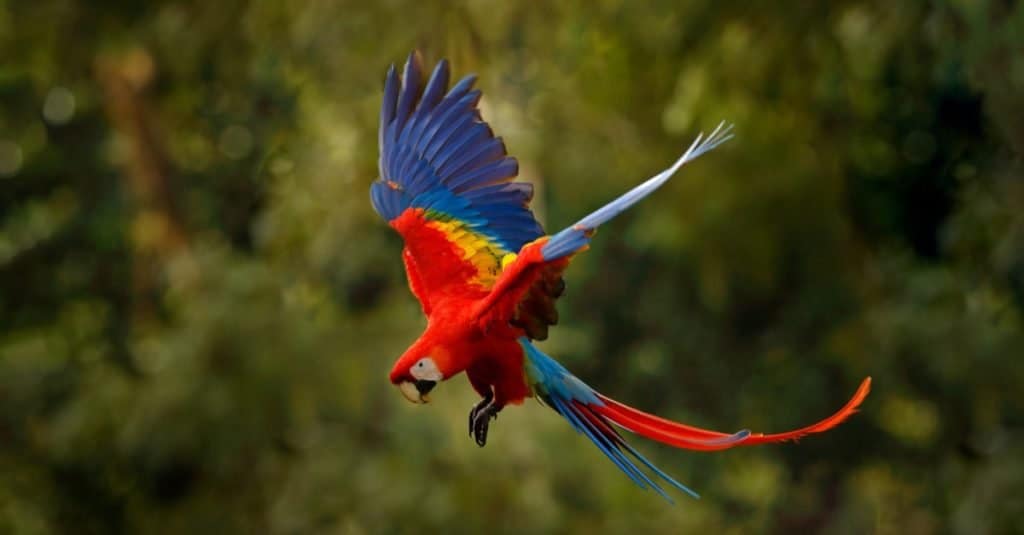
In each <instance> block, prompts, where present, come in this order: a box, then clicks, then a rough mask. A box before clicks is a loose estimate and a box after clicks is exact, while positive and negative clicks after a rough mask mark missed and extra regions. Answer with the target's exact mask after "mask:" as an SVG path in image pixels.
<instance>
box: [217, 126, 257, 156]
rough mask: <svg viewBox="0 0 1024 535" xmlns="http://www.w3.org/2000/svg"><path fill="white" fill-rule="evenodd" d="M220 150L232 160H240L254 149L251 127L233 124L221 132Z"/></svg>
mask: <svg viewBox="0 0 1024 535" xmlns="http://www.w3.org/2000/svg"><path fill="white" fill-rule="evenodd" d="M217 144H218V146H219V147H220V151H221V152H222V153H224V155H225V156H227V157H228V158H231V159H232V160H240V159H242V158H245V157H246V156H248V155H249V151H251V150H252V133H251V132H249V129H248V128H246V127H244V126H240V125H237V124H233V125H231V126H229V127H227V128H225V129H224V131H223V132H221V133H220V139H219V140H218V143H217Z"/></svg>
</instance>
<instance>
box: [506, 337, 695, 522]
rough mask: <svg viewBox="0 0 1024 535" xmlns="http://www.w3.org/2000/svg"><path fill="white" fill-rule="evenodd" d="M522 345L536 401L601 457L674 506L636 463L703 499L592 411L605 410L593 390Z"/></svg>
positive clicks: (524, 341) (525, 340) (521, 342)
mask: <svg viewBox="0 0 1024 535" xmlns="http://www.w3.org/2000/svg"><path fill="white" fill-rule="evenodd" d="M519 345H520V346H521V347H522V348H523V353H524V355H525V359H524V368H525V372H526V376H527V378H528V379H529V380H530V382H531V385H530V386H531V387H532V388H533V390H534V392H535V393H536V395H537V397H538V398H539V399H541V400H542V401H543V402H544V403H545V404H546V405H548V406H549V407H551V408H552V409H553V410H554V411H555V412H557V413H558V414H559V415H561V416H562V417H563V418H565V419H566V420H567V421H568V422H569V425H571V426H572V427H573V429H575V430H576V432H578V433H580V434H583V435H585V436H586V437H587V438H589V439H590V441H591V442H593V443H594V445H595V446H597V447H598V449H600V450H601V453H603V454H604V455H605V456H606V457H608V459H610V460H611V461H612V462H613V463H614V464H615V466H617V467H618V468H619V469H620V470H622V472H623V473H624V474H626V476H628V477H629V478H630V479H631V480H632V481H633V482H634V483H636V484H637V485H638V486H640V488H644V489H646V488H651V489H653V490H654V491H655V492H657V493H658V494H659V495H661V496H662V497H663V498H665V499H666V500H668V501H669V502H672V498H671V497H670V496H669V495H668V493H666V492H665V489H663V488H662V487H661V485H659V484H658V482H657V481H655V480H654V479H652V478H651V477H650V476H648V475H647V474H645V473H644V472H643V471H642V470H641V469H640V468H639V467H638V466H637V464H636V462H634V460H633V459H635V460H636V461H639V462H640V464H642V465H644V466H645V467H647V468H648V469H649V470H651V471H652V472H654V474H655V476H657V477H658V478H660V479H661V480H663V481H664V482H666V483H668V484H669V485H671V486H673V487H675V488H677V489H679V490H680V491H682V492H685V493H686V494H689V495H690V496H692V497H694V498H700V496H699V495H698V494H697V493H696V492H694V491H693V490H692V489H690V488H689V487H687V486H686V485H683V484H682V483H680V482H678V481H676V480H675V479H673V478H672V477H671V476H669V475H668V474H666V473H665V472H663V471H662V470H660V469H659V468H658V467H657V466H655V465H654V464H653V463H651V462H650V461H649V460H647V458H646V457H644V456H643V455H641V454H640V452H638V451H636V450H635V449H634V448H633V447H632V446H630V445H629V444H628V443H627V442H626V440H625V439H624V438H622V436H621V435H620V434H619V433H618V432H617V431H616V430H615V428H614V427H612V423H611V422H610V421H609V420H607V419H606V418H605V417H603V416H601V415H600V414H598V413H597V412H595V411H594V410H593V408H592V407H594V406H603V404H604V403H603V402H602V401H601V399H600V398H598V397H597V393H596V392H594V390H593V389H592V388H590V387H589V386H587V385H586V383H584V382H583V381H580V380H579V379H578V378H577V377H576V376H574V375H572V374H571V373H569V371H568V370H566V369H565V367H563V366H562V365H561V364H559V363H558V362H557V361H555V360H554V359H552V358H551V357H549V356H547V355H545V354H544V353H542V352H541V351H540V350H539V349H537V348H536V347H535V346H534V345H533V344H532V343H531V342H530V340H529V339H528V338H526V337H523V338H520V339H519ZM595 422H598V423H595ZM630 457H632V459H631V458H630Z"/></svg>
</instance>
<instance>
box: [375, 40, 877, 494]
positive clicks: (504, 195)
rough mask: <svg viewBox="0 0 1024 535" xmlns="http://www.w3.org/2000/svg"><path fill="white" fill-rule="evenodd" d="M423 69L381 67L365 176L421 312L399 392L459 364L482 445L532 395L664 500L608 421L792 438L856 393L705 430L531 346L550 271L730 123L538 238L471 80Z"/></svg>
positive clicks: (549, 298) (734, 439)
mask: <svg viewBox="0 0 1024 535" xmlns="http://www.w3.org/2000/svg"><path fill="white" fill-rule="evenodd" d="M423 72H424V71H423V67H422V60H421V59H420V57H419V54H418V53H415V52H414V53H412V54H410V56H409V59H408V61H407V62H406V64H405V69H404V73H403V76H402V79H401V80H399V76H398V73H397V72H396V70H395V66H394V65H392V66H391V68H390V69H389V70H388V72H387V77H386V80H385V83H384V100H383V105H382V106H381V112H380V132H379V140H378V141H379V144H380V161H379V166H380V178H379V180H377V181H375V182H374V183H373V185H372V186H371V200H372V202H373V206H374V208H375V209H376V211H377V213H379V214H380V215H381V216H382V217H383V218H384V219H385V220H386V221H387V222H388V223H389V224H390V225H391V226H392V227H393V228H394V229H395V230H396V231H398V233H399V234H400V235H401V236H402V238H403V239H404V241H405V248H404V250H403V251H402V259H403V260H404V262H405V269H406V274H407V276H408V279H409V287H410V289H411V290H412V293H413V294H414V295H415V296H416V298H417V299H418V300H419V302H420V304H421V305H422V308H423V313H424V314H426V316H427V320H428V323H427V328H426V331H425V332H424V333H423V335H422V336H420V338H419V339H418V340H416V342H415V343H413V344H412V346H411V347H409V349H408V350H407V351H406V352H405V353H404V354H403V355H402V356H401V357H400V358H399V359H398V361H397V362H396V363H395V365H394V368H393V369H392V370H391V382H392V383H393V384H395V385H397V386H398V388H399V389H400V390H401V392H402V394H403V395H404V396H405V397H406V398H407V399H408V400H409V401H411V402H413V403H426V402H427V401H429V397H428V394H429V393H430V392H431V390H432V389H433V388H434V387H435V386H437V383H438V382H440V381H444V380H446V379H449V378H451V377H453V376H455V375H457V374H459V373H460V372H463V371H465V372H466V375H467V376H468V377H469V382H470V384H471V385H472V386H473V388H474V389H475V390H476V391H477V393H479V394H480V396H482V398H483V399H482V400H481V401H480V402H479V403H478V404H476V405H475V406H474V407H473V408H472V409H471V410H470V411H469V433H470V435H471V436H472V437H473V438H474V439H475V440H476V442H477V444H479V445H480V446H483V445H484V444H485V443H486V441H487V430H488V427H489V424H490V421H491V419H493V418H496V417H497V415H498V412H499V411H501V410H502V408H504V407H505V406H506V405H508V404H513V405H518V404H520V403H522V401H523V400H524V399H526V398H528V397H535V398H537V399H539V400H541V401H542V402H543V403H544V404H546V405H547V406H549V407H551V408H552V409H554V410H555V412H557V413H558V414H560V415H561V416H562V417H564V418H565V419H566V420H568V421H569V423H570V425H572V426H573V428H575V429H576V431H577V432H579V433H582V434H584V435H586V436H587V438H589V439H590V440H591V441H592V442H593V443H594V444H596V445H597V447H598V448H600V449H601V451H602V452H603V453H604V454H605V455H606V456H607V457H608V458H609V459H611V461H612V462H614V463H615V464H616V466H618V467H619V468H620V469H621V470H622V471H623V472H625V474H626V475H627V476H629V477H630V478H631V479H632V480H633V481H634V482H636V483H637V484H638V485H639V486H641V487H643V488H646V487H650V488H653V489H654V490H655V491H657V492H658V493H659V494H661V495H662V496H664V497H665V498H666V499H669V498H668V495H667V494H666V493H665V491H664V490H663V489H662V487H661V485H660V484H659V482H658V481H656V480H657V479H658V478H661V480H663V481H664V482H667V483H668V484H669V485H672V486H673V487H676V488H677V489H679V490H681V491H683V492H686V493H688V494H690V495H692V496H694V497H696V496H697V495H696V493H694V492H693V491H692V490H690V489H689V488H687V487H686V486H684V485H682V484H680V483H679V482H677V481H676V480H675V479H673V478H671V477H669V476H668V475H667V474H665V473H664V472H662V471H661V470H659V469H658V468H657V467H655V466H654V465H653V464H652V463H651V462H650V461H648V460H647V459H646V458H644V457H643V456H642V455H641V454H640V453H638V452H637V451H636V450H635V449H633V448H632V447H631V446H630V445H629V444H628V443H626V441H625V440H624V438H623V436H622V435H621V434H620V433H619V432H618V430H617V428H616V426H617V427H618V428H621V429H625V430H627V431H631V432H633V433H636V434H639V435H642V436H644V437H647V438H649V439H652V440H656V441H658V442H662V443H664V444H668V445H671V446H674V447H677V448H683V449H690V450H701V451H712V450H722V449H726V448H732V447H734V446H741V445H742V446H746V445H753V444H762V443H766V442H779V441H785V440H794V439H797V438H800V437H802V436H804V435H807V434H810V433H819V432H822V431H825V430H827V429H830V428H832V427H834V426H836V425H838V424H839V423H840V422H842V421H843V420H844V419H846V418H847V417H848V416H850V415H851V414H853V413H854V412H855V411H856V409H857V407H858V405H860V403H861V402H862V401H863V400H864V398H865V396H867V394H868V390H869V388H870V384H871V378H870V377H868V378H866V379H864V381H863V382H862V383H861V385H860V388H859V389H858V390H857V392H856V394H855V395H854V396H853V398H852V399H851V400H850V401H849V402H848V403H847V404H846V406H844V407H843V408H842V409H840V410H839V412H837V413H835V414H833V415H832V416H830V417H829V418H826V419H824V420H822V421H820V422H818V423H816V424H814V425H811V426H808V427H804V428H802V429H798V430H795V431H789V432H786V433H779V434H770V435H765V434H762V433H751V432H750V431H747V430H742V431H739V432H736V433H731V434H730V433H720V432H716V431H708V430H704V429H699V428H696V427H691V426H688V425H684V424H681V423H676V422H672V421H669V420H665V419H662V418H659V417H657V416H654V415H651V414H648V413H645V412H642V411H639V410H637V409H634V408H632V407H629V406H626V405H623V404H622V403H619V402H617V401H615V400H613V399H611V398H608V397H606V396H604V395H602V394H600V393H598V392H597V391H595V390H594V389H592V388H591V387H589V386H587V385H586V384H585V383H584V382H583V381H581V380H579V379H578V378H576V376H574V375H572V374H571V373H569V371H568V370H566V369H565V368H564V367H562V365H561V364H559V363H558V362H556V361H555V360H554V359H552V358H551V357H549V356H547V355H545V354H544V353H542V352H541V351H540V350H538V349H537V347H536V346H534V345H533V343H532V341H533V340H544V339H546V338H547V335H548V326H550V325H554V324H555V323H557V321H558V314H557V311H556V310H555V300H556V299H557V298H558V297H559V296H561V295H562V292H563V291H564V289H565V283H564V281H563V280H562V273H563V272H564V271H565V269H566V267H567V266H568V265H569V261H570V260H571V259H572V257H573V256H574V255H575V254H576V253H579V252H582V251H584V250H586V249H587V247H588V243H589V242H590V239H591V237H592V236H593V234H594V231H595V229H597V227H598V226H599V225H601V224H602V223H604V222H606V221H608V220H610V219H612V218H613V217H615V216H616V215H618V214H619V213H621V212H622V211H623V210H625V209H627V208H629V207H630V206H632V205H633V204H635V203H636V202H637V201H639V200H640V199H642V198H644V197H646V196H647V195H649V194H651V193H652V192H653V191H654V190H655V189H657V188H658V187H659V186H661V185H662V184H664V183H665V182H666V181H667V180H668V179H669V178H670V177H671V176H672V175H673V174H674V173H675V172H676V170H677V169H679V168H680V167H681V166H683V165H684V164H686V163H687V162H690V161H692V160H693V159H695V158H697V157H698V156H700V155H702V154H704V153H706V152H708V151H710V150H712V149H714V148H715V147H717V146H718V145H720V144H721V143H723V142H725V141H726V140H728V139H729V138H730V137H732V134H731V133H730V130H731V126H730V127H725V128H723V125H719V127H718V128H716V129H715V130H714V131H713V132H712V133H711V135H710V136H708V137H707V138H703V134H702V135H700V136H698V137H697V139H696V140H695V141H694V142H693V144H692V145H690V148H689V149H687V151H686V152H685V153H684V154H683V155H682V157H680V158H679V159H678V160H676V162H675V163H674V164H672V166H671V167H669V168H668V169H666V170H665V171H662V172H661V173H658V174H657V175H655V176H654V177H652V178H650V179H648V180H647V181H646V182H643V183H642V184H640V185H639V186H637V187H635V188H633V189H632V190H630V191H629V192H627V193H626V194H624V195H622V196H621V197H619V198H617V199H615V200H614V201H612V202H611V203H609V204H607V205H605V206H604V207H602V208H600V209H598V210H597V211H595V212H594V213H592V214H590V215H588V216H587V217H584V218H583V219H581V220H579V221H578V222H576V223H575V224H573V225H572V226H569V227H568V228H566V229H564V230H562V231H561V232H558V233H556V234H554V235H553V236H547V235H545V234H544V231H543V230H542V229H541V226H540V224H538V223H537V221H536V220H535V219H534V217H533V213H532V212H531V211H530V208H529V206H528V205H529V202H530V199H531V198H532V196H533V187H532V185H531V184H528V183H524V182H514V181H513V180H514V179H515V177H516V175H517V174H518V164H517V163H516V160H515V159H514V158H512V157H509V156H508V155H507V153H506V151H505V145H504V143H503V142H502V140H501V138H496V137H494V134H493V133H492V131H491V129H490V127H489V126H488V125H487V123H486V122H484V121H483V119H482V118H481V116H480V112H479V110H478V109H477V104H478V102H479V100H480V91H479V90H475V89H472V86H473V83H474V82H475V80H476V78H475V76H467V77H465V78H463V79H462V80H461V81H459V82H458V83H456V84H455V85H454V86H453V87H452V88H451V90H448V82H449V68H448V63H447V62H446V61H445V60H442V61H440V62H439V63H438V64H437V66H436V67H435V68H434V70H433V73H432V74H431V76H430V79H429V80H428V81H427V83H426V85H425V86H423V85H422V74H423ZM446 91H447V93H446ZM723 124H724V123H723ZM612 424H614V426H613V425H612ZM636 461H639V463H640V464H642V465H644V466H646V467H647V468H648V469H649V470H651V471H652V472H653V473H654V474H655V477H654V478H652V477H650V476H648V475H647V474H646V473H645V472H644V471H642V470H641V469H640V468H639V467H638V466H637V464H636Z"/></svg>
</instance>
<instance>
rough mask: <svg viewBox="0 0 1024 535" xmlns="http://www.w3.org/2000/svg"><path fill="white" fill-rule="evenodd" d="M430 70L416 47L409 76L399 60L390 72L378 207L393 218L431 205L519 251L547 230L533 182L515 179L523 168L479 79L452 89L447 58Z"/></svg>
mask: <svg viewBox="0 0 1024 535" xmlns="http://www.w3.org/2000/svg"><path fill="white" fill-rule="evenodd" d="M424 72H425V71H424V69H423V66H422V61H421V59H420V57H419V55H418V54H417V53H415V52H414V53H412V54H410V56H409V59H408V60H407V61H406V64H405V67H404V69H403V74H402V76H401V78H400V77H399V76H398V72H397V70H396V69H395V67H394V66H392V67H391V68H390V69H388V72H387V75H386V77H385V82H384V102H383V103H382V104H381V112H380V135H379V142H380V179H379V180H378V181H376V182H374V184H373V185H372V186H371V189H370V198H371V201H372V203H373V206H374V209H375V210H377V212H378V213H379V214H380V215H381V216H382V217H384V219H386V220H388V221H391V220H393V219H395V218H396V217H398V216H399V215H401V214H402V212H404V211H405V210H407V209H408V208H411V207H416V208H423V209H426V210H430V211H431V212H430V213H431V214H433V217H437V218H440V219H444V220H450V219H458V220H460V221H462V222H464V223H465V224H466V225H467V226H468V227H469V228H472V229H473V230H474V232H477V233H479V234H481V235H483V236H486V237H487V238H488V239H489V240H491V241H492V242H493V243H495V244H496V245H498V246H499V247H500V248H501V249H504V251H505V252H518V251H519V249H520V248H521V247H522V246H523V245H524V244H526V243H527V242H530V241H532V240H535V239H537V238H538V237H540V236H542V235H543V229H542V228H541V226H540V224H539V223H537V220H536V219H535V218H534V217H533V213H532V212H530V209H529V201H530V199H531V197H532V196H533V188H532V186H531V185H529V184H523V183H512V182H511V181H512V180H514V179H515V177H516V175H517V174H518V171H519V166H518V164H517V163H516V161H515V159H514V158H511V157H508V156H507V154H506V152H505V144H504V142H502V140H501V139H500V138H496V137H495V136H494V133H493V132H492V131H491V128H490V126H488V125H487V123H485V122H484V121H483V120H482V119H481V117H480V111H479V110H478V108H477V105H478V103H479V101H480V96H481V93H480V91H479V90H476V89H473V84H474V82H475V80H476V77H475V76H466V77H465V78H463V79H461V80H460V81H458V82H457V83H456V84H455V85H454V86H453V87H452V88H451V90H448V92H447V94H446V93H445V91H446V90H447V88H448V83H449V77H450V70H449V67H448V62H446V61H444V60H442V61H440V62H439V63H438V64H437V65H436V66H435V67H434V69H433V72H432V73H431V75H430V78H429V80H427V82H426V84H423V83H422V77H423V74H424Z"/></svg>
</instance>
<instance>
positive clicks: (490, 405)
mask: <svg viewBox="0 0 1024 535" xmlns="http://www.w3.org/2000/svg"><path fill="white" fill-rule="evenodd" d="M500 410H501V408H500V407H498V406H497V405H496V404H495V403H494V395H493V394H490V393H489V394H488V395H487V396H485V397H484V399H482V400H480V403H477V404H476V405H474V406H473V408H472V409H470V410H469V435H470V436H472V437H473V439H474V440H476V444H477V445H478V446H480V447H481V448H482V447H484V446H485V445H486V444H487V429H488V427H489V426H490V425H491V420H497V419H498V411H500Z"/></svg>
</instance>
